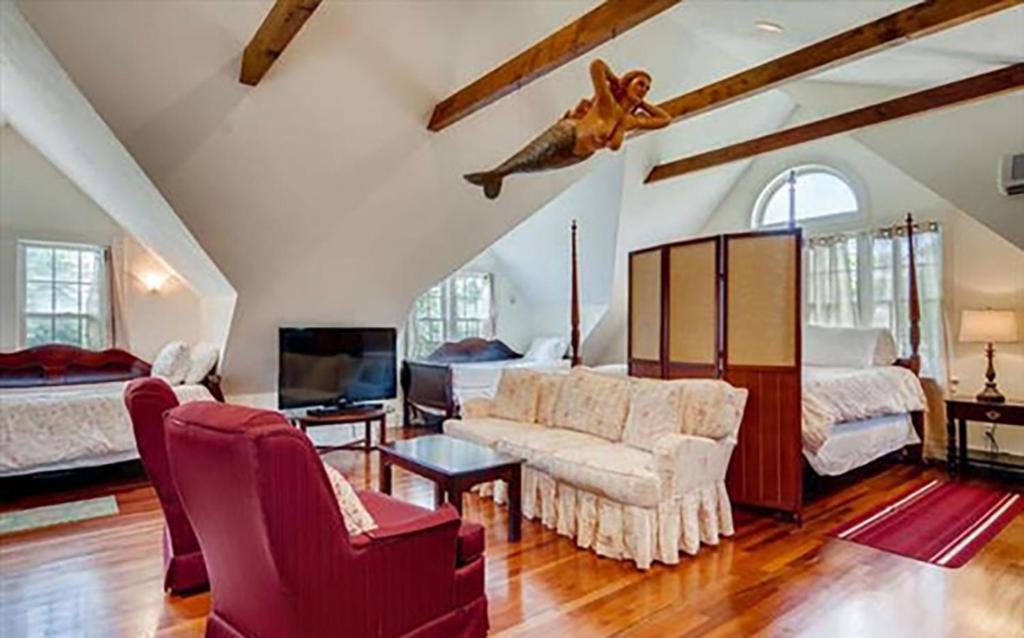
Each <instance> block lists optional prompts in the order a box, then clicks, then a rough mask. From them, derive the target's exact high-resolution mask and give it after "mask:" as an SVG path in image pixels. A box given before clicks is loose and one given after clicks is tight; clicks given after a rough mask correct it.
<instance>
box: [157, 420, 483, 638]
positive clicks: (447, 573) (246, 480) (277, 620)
mask: <svg viewBox="0 0 1024 638" xmlns="http://www.w3.org/2000/svg"><path fill="white" fill-rule="evenodd" d="M167 445H168V451H169V452H170V459H171V467H172V470H173V472H174V479H175V483H176V484H177V486H178V492H179V494H180V496H181V500H182V503H183V504H184V507H185V510H186V511H187V512H188V515H189V518H190V520H191V521H192V523H193V525H194V526H195V530H196V534H197V535H198V537H199V541H200V543H201V544H202V546H203V553H204V555H205V557H206V565H207V568H208V570H209V574H210V585H211V592H212V597H213V609H212V611H211V613H210V617H209V619H208V622H207V628H206V635H207V637H210V638H221V637H225V638H227V637H230V638H239V637H241V636H246V637H257V636H260V637H262V636H274V637H276V636H281V637H285V636H288V637H295V638H299V637H302V638H319V637H327V636H331V637H341V636H344V637H350V638H360V637H363V636H366V637H371V636H372V637H374V638H377V637H390V636H414V637H417V638H426V637H437V638H441V637H444V638H475V637H478V636H483V635H485V634H486V633H487V627H488V625H487V599H486V597H485V596H484V564H483V556H482V551H483V528H481V527H480V526H478V525H470V524H460V521H459V518H458V516H457V514H456V513H455V510H454V509H453V508H452V507H451V506H448V505H446V506H444V507H443V508H441V509H440V510H437V511H431V510H426V509H423V508H419V507H416V506H413V505H409V504H406V503H402V502H401V501H398V500H395V499H392V498H390V497H387V496H384V495H381V494H375V493H372V492H360V493H359V496H360V499H362V501H363V503H364V504H365V505H366V507H367V509H368V510H369V511H370V513H371V514H372V515H373V517H374V518H375V520H376V521H377V524H378V526H379V528H378V529H376V530H374V531H372V532H369V533H367V534H362V535H359V536H349V534H348V531H347V530H346V528H345V522H344V520H343V519H342V514H341V511H340V510H339V508H338V503H337V500H336V499H335V496H334V493H333V491H332V489H331V486H330V483H329V481H328V479H327V475H326V473H325V472H324V469H323V465H322V463H321V461H320V458H319V457H318V456H317V454H316V452H315V451H314V449H313V446H312V445H311V444H310V442H309V440H308V439H306V437H305V436H303V435H302V434H301V433H300V432H299V431H297V430H296V429H295V428H292V427H290V426H289V425H288V424H287V422H286V421H285V419H284V417H283V416H281V415H280V414H278V413H276V412H268V411H264V410H254V409H250V408H244V407H241V406H233V405H221V404H213V403H192V404H188V405H184V406H182V407H179V408H176V409H174V410H172V411H171V412H170V413H168V415H167Z"/></svg>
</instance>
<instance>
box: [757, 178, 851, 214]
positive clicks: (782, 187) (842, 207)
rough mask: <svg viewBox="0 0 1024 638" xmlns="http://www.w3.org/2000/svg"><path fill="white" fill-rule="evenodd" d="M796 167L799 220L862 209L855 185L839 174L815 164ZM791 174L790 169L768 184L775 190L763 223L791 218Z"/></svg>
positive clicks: (768, 201)
mask: <svg viewBox="0 0 1024 638" xmlns="http://www.w3.org/2000/svg"><path fill="white" fill-rule="evenodd" d="M795 170H796V185H795V187H794V188H793V189H792V190H793V198H794V203H795V211H794V215H795V217H796V219H797V221H800V220H807V219H816V218H821V217H829V216H832V215H844V214H848V213H856V212H857V211H858V210H859V208H858V206H857V197H856V195H855V194H854V192H853V189H852V188H850V185H849V184H848V183H847V182H846V181H845V180H844V179H842V178H841V177H839V176H838V175H835V174H833V173H832V172H829V171H827V170H823V169H815V168H803V169H795ZM789 175H790V173H789V172H788V171H787V172H786V173H784V174H783V175H780V176H779V177H776V178H775V180H773V181H772V182H771V183H770V184H769V185H768V189H774V190H772V191H771V194H770V196H769V197H768V199H767V201H765V203H764V208H763V209H762V211H761V224H762V225H766V226H767V225H773V224H774V225H784V224H787V223H788V222H789V207H790V190H791V189H790V185H789ZM766 190H767V189H766Z"/></svg>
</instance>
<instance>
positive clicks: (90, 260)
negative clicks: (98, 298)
mask: <svg viewBox="0 0 1024 638" xmlns="http://www.w3.org/2000/svg"><path fill="white" fill-rule="evenodd" d="M99 261H100V254H99V253H97V252H95V251H92V250H83V251H82V281H86V282H93V283H95V282H96V279H97V277H99V274H100V269H99Z"/></svg>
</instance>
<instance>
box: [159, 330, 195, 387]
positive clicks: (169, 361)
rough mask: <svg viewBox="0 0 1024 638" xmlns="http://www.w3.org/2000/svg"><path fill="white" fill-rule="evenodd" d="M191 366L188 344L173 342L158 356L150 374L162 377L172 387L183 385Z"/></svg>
mask: <svg viewBox="0 0 1024 638" xmlns="http://www.w3.org/2000/svg"><path fill="white" fill-rule="evenodd" d="M191 365H192V358H191V357H190V356H189V349H188V344H187V343H185V342H184V341H172V342H170V343H168V344H167V345H166V346H164V347H163V349H162V350H160V354H158V355H156V359H154V360H153V366H152V368H151V369H150V374H152V375H153V376H154V377H160V378H161V379H163V380H164V381H166V382H167V383H168V384H170V385H181V383H182V382H183V381H184V380H185V375H187V374H188V370H189V366H191Z"/></svg>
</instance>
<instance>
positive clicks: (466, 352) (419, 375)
mask: <svg viewBox="0 0 1024 638" xmlns="http://www.w3.org/2000/svg"><path fill="white" fill-rule="evenodd" d="M570 243H571V246H570V254H571V266H570V270H571V284H570V288H571V300H570V306H571V308H570V313H569V314H570V329H569V340H568V342H566V341H565V340H563V339H561V338H559V337H540V338H538V339H535V340H534V343H533V345H531V347H530V349H529V351H528V352H527V353H526V354H521V353H519V352H516V351H515V350H513V349H512V348H510V347H509V346H508V345H507V344H505V343H504V342H503V341H501V340H500V339H494V340H487V339H478V338H470V339H463V340H462V341H457V342H448V343H443V344H441V346H440V347H438V348H437V350H435V351H434V352H432V353H431V354H430V355H429V356H427V357H426V358H425V359H424V360H422V361H415V360H410V359H406V360H404V361H402V368H401V373H400V382H401V386H402V422H403V424H405V425H412V424H413V423H422V424H424V425H429V426H431V427H440V425H441V423H443V422H444V420H445V419H452V418H455V417H457V416H459V412H460V404H461V402H462V401H465V400H467V399H471V398H476V397H489V396H490V395H491V393H493V392H494V389H495V388H496V386H497V384H498V379H499V378H500V376H501V372H502V370H504V369H506V368H531V369H537V370H542V371H553V370H560V369H567V368H569V367H571V366H576V365H579V364H580V299H579V263H578V252H577V226H576V220H573V222H572V226H571V228H570ZM567 349H568V358H566V351H567Z"/></svg>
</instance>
